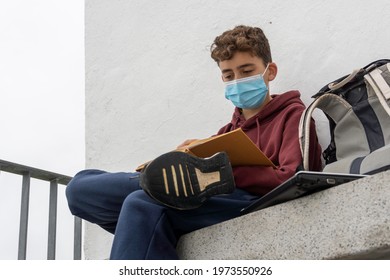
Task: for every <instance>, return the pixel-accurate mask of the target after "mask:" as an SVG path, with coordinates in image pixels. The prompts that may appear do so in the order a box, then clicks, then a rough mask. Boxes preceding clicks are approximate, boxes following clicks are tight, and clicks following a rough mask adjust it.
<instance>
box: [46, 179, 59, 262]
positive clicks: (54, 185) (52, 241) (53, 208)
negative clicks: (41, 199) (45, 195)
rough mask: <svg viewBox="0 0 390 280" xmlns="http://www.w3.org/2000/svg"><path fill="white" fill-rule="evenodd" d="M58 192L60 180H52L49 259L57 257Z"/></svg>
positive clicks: (48, 242) (48, 241) (48, 243)
mask: <svg viewBox="0 0 390 280" xmlns="http://www.w3.org/2000/svg"><path fill="white" fill-rule="evenodd" d="M57 193H58V180H57V179H54V180H52V181H50V197H49V233H48V240H47V259H48V260H54V259H55V258H56V234H57Z"/></svg>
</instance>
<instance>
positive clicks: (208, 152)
mask: <svg viewBox="0 0 390 280" xmlns="http://www.w3.org/2000/svg"><path fill="white" fill-rule="evenodd" d="M177 151H183V152H186V153H189V154H192V155H194V156H197V157H201V158H207V157H210V156H212V155H214V154H216V153H218V152H222V151H224V152H226V153H227V154H228V156H229V160H230V163H231V164H232V166H239V165H263V166H272V167H273V168H276V166H275V165H274V164H273V163H272V161H271V160H270V159H269V158H268V157H267V156H266V155H265V154H264V153H263V152H262V151H261V150H260V149H259V148H258V147H257V146H256V145H255V144H254V143H253V142H252V140H251V139H250V138H249V137H248V136H247V135H246V134H245V132H244V131H242V129H241V128H238V129H236V130H233V131H230V132H227V133H224V134H221V135H217V136H213V137H210V138H206V139H201V140H196V141H194V142H192V143H191V144H189V145H188V146H185V147H184V148H180V149H177ZM146 164H147V163H145V164H142V165H140V166H139V167H137V169H136V170H137V171H139V170H142V169H143V167H144V166H145V165H146Z"/></svg>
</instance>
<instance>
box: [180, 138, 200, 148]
mask: <svg viewBox="0 0 390 280" xmlns="http://www.w3.org/2000/svg"><path fill="white" fill-rule="evenodd" d="M195 141H198V139H187V140H186V141H184V142H183V143H181V144H180V145H179V146H177V149H182V148H184V147H185V146H188V145H190V144H191V143H193V142H195Z"/></svg>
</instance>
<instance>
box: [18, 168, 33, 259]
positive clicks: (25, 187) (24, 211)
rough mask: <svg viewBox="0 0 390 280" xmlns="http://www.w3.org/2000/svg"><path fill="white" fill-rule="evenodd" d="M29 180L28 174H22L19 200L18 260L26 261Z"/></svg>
mask: <svg viewBox="0 0 390 280" xmlns="http://www.w3.org/2000/svg"><path fill="white" fill-rule="evenodd" d="M30 179H31V177H30V172H26V173H24V174H23V182H22V200H21V207H20V226H19V248H18V260H25V259H26V251H27V228H28V208H29V201H30Z"/></svg>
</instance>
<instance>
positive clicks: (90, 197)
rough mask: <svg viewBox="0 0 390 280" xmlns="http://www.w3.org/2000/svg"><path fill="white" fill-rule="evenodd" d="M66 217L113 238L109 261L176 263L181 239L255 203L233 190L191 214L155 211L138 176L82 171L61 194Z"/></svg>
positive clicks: (166, 209)
mask: <svg viewBox="0 0 390 280" xmlns="http://www.w3.org/2000/svg"><path fill="white" fill-rule="evenodd" d="M66 196H67V199H68V204H69V208H70V210H71V212H72V213H73V214H74V215H76V216H78V217H80V218H82V219H85V220H87V221H89V222H92V223H95V224H97V225H99V226H100V227H102V228H103V229H105V230H107V231H109V232H111V233H113V234H115V236H114V241H113V245H112V248H111V255H110V259H128V260H130V259H138V260H139V259H158V260H162V259H178V255H177V253H176V244H177V240H178V239H179V238H180V236H181V235H183V234H185V233H188V232H191V231H194V230H197V229H200V228H203V227H207V226H210V225H213V224H216V223H220V222H223V221H226V220H228V219H232V218H235V217H238V216H239V215H240V210H241V209H242V208H243V207H246V206H248V205H249V204H250V203H251V201H253V200H254V199H256V198H258V197H257V196H255V195H251V194H249V193H248V192H246V191H244V190H241V189H236V190H235V191H234V192H233V193H232V194H228V195H219V196H214V197H211V198H210V199H209V200H207V201H206V202H205V203H204V204H203V205H202V206H201V207H199V208H197V209H193V210H176V209H171V208H169V207H166V206H164V205H161V204H160V203H158V202H157V201H155V200H153V199H152V198H151V197H149V196H148V195H147V194H146V193H145V192H144V191H143V190H142V189H141V188H140V186H139V173H125V172H118V173H109V172H105V171H101V170H95V169H90V170H84V171H81V172H79V173H77V174H76V175H75V176H74V178H73V179H72V181H71V182H70V183H69V184H68V186H67V188H66Z"/></svg>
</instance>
